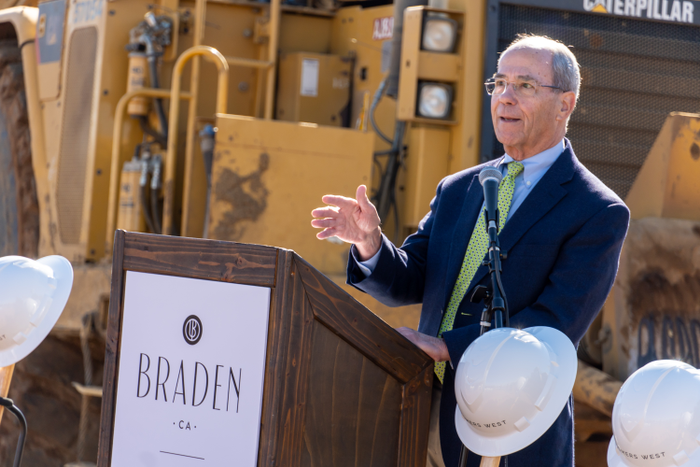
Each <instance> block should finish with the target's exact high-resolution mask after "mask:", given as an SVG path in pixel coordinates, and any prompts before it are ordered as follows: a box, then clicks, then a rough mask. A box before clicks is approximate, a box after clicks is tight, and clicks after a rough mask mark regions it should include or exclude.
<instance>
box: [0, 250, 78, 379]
mask: <svg viewBox="0 0 700 467" xmlns="http://www.w3.org/2000/svg"><path fill="white" fill-rule="evenodd" d="M72 286H73V268H72V266H71V264H70V262H69V261H68V260H67V259H65V258H64V257H62V256H47V257H45V258H41V259H40V260H37V261H34V260H32V259H29V258H24V257H22V256H5V257H2V258H0V367H3V366H8V365H12V364H13V363H17V362H18V361H20V360H22V359H23V358H24V357H26V356H27V355H29V354H30V353H31V352H32V351H33V350H34V349H35V348H36V347H38V346H39V344H41V342H42V341H43V340H44V338H46V336H47V335H48V334H49V331H51V329H52V328H53V326H54V324H56V321H58V317H59V316H61V313H62V312H63V308H64V307H65V306H66V302H67V301H68V296H69V295H70V291H71V287H72Z"/></svg>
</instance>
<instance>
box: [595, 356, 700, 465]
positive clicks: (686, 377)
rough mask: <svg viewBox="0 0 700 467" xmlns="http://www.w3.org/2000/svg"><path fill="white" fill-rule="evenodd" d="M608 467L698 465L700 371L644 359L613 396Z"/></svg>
mask: <svg viewBox="0 0 700 467" xmlns="http://www.w3.org/2000/svg"><path fill="white" fill-rule="evenodd" d="M612 429H613V436H612V438H611V439H610V445H609V446H608V466H610V467H625V466H627V467H637V466H645V467H676V466H681V465H682V466H688V467H694V466H700V371H699V370H697V369H695V368H693V367H692V366H690V365H688V364H687V363H683V362H679V361H676V360H656V361H653V362H651V363H647V364H646V365H644V366H643V367H642V368H640V369H638V370H637V371H635V372H634V373H632V375H631V376H630V377H629V378H627V381H625V383H624V384H623V385H622V387H621V388H620V392H619V393H618V394H617V398H616V399H615V405H614V406H613V414H612Z"/></svg>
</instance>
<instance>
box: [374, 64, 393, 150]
mask: <svg viewBox="0 0 700 467" xmlns="http://www.w3.org/2000/svg"><path fill="white" fill-rule="evenodd" d="M386 80H387V79H386V78H384V79H383V80H382V82H381V84H379V87H378V88H377V91H376V92H375V93H374V97H373V98H372V104H371V105H370V106H369V123H370V125H372V129H373V130H374V132H375V133H377V135H379V137H380V138H381V139H383V140H384V141H386V142H387V143H389V144H392V141H391V139H389V137H388V136H386V135H385V134H384V133H382V130H380V129H379V127H378V126H377V123H376V122H375V121H374V111H375V110H377V105H379V101H380V100H381V99H382V95H383V94H384V89H386Z"/></svg>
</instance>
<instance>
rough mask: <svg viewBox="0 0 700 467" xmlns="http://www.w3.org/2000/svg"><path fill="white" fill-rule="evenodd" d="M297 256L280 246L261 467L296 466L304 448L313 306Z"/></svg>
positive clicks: (261, 440) (261, 441)
mask: <svg viewBox="0 0 700 467" xmlns="http://www.w3.org/2000/svg"><path fill="white" fill-rule="evenodd" d="M294 256H295V255H294V254H293V252H291V251H285V250H280V254H279V262H278V266H277V271H278V272H277V284H278V286H277V288H276V289H274V290H273V302H272V304H271V307H270V325H269V331H268V358H267V363H266V368H265V390H264V396H263V414H262V429H261V433H260V454H259V465H260V466H270V467H272V466H279V465H284V466H290V467H296V466H298V465H299V463H300V456H301V451H302V449H301V446H302V443H303V435H304V420H305V418H306V410H307V399H306V396H307V384H308V379H309V369H310V364H309V362H310V360H311V354H312V352H311V344H312V340H311V339H312V330H313V311H312V309H311V306H310V304H309V302H308V299H307V297H306V293H305V291H304V287H303V284H302V281H301V277H300V276H299V273H298V271H297V268H296V264H295V261H294Z"/></svg>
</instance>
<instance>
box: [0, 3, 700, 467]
mask: <svg viewBox="0 0 700 467" xmlns="http://www.w3.org/2000/svg"><path fill="white" fill-rule="evenodd" d="M390 1H391V0H353V1H348V2H343V1H339V0H337V1H335V2H333V1H331V0H284V1H282V0H272V1H271V3H268V2H257V1H248V0H215V1H213V0H194V1H179V0H157V1H154V2H150V1H144V0H110V1H107V0H70V1H68V0H50V1H40V2H39V3H38V5H36V6H27V5H23V6H12V5H10V4H8V5H4V6H5V7H6V8H5V9H2V10H0V256H4V255H10V254H20V255H24V256H30V257H41V256H46V255H50V254H60V255H63V256H65V257H67V258H68V259H70V260H71V262H72V263H73V265H74V270H75V281H74V287H73V292H72V296H71V300H70V301H69V304H68V306H67V309H66V311H65V312H64V315H63V317H62V318H61V320H60V321H59V323H58V325H57V327H56V329H55V331H54V333H53V340H52V339H49V340H48V341H47V343H45V344H44V345H43V346H42V348H44V350H43V351H42V350H41V349H42V348H40V349H39V351H38V352H37V353H38V355H39V356H34V355H33V356H32V357H30V358H29V359H27V360H28V361H29V360H31V361H29V362H28V363H20V364H19V365H18V366H17V369H16V371H15V378H14V381H13V386H12V390H11V392H10V394H11V395H13V396H14V398H15V399H16V401H17V403H18V405H20V406H22V405H24V408H25V410H26V412H27V415H28V418H29V420H30V437H29V445H28V448H27V449H28V452H27V454H26V457H25V459H26V462H30V463H32V464H33V465H37V466H39V465H49V464H50V465H54V464H55V463H56V462H59V463H65V462H68V461H71V460H76V459H77V460H79V461H90V460H94V457H95V456H94V452H95V449H96V429H97V426H98V424H97V423H96V422H95V420H96V419H97V418H98V417H99V402H96V400H95V398H96V397H98V396H99V394H100V390H99V385H100V381H101V379H100V378H101V373H100V371H101V367H100V352H101V349H103V346H104V343H103V341H102V340H101V339H102V337H103V334H101V331H102V330H103V329H104V323H105V311H104V310H106V306H105V304H106V301H107V300H108V297H109V286H110V272H111V265H110V261H111V248H112V240H113V237H114V232H115V230H116V229H126V230H132V231H142V232H152V233H156V234H167V235H181V236H190V237H204V238H211V239H219V240H231V241H239V242H249V243H260V244H268V245H274V246H281V247H285V248H290V249H294V250H295V251H296V252H298V253H299V254H300V255H301V256H303V257H304V258H305V259H306V260H308V261H309V262H310V263H311V264H313V265H314V266H315V267H317V268H318V269H319V270H321V271H322V272H323V273H325V274H326V275H328V276H329V277H331V278H332V279H333V280H335V281H336V282H338V283H340V284H342V283H343V281H344V268H345V263H346V259H347V255H348V251H349V247H348V245H345V244H342V243H338V242H334V241H332V240H331V241H318V240H316V238H315V232H314V229H312V228H311V227H310V225H309V220H310V211H311V209H313V208H314V207H316V206H317V205H318V203H319V201H320V198H321V196H322V195H324V194H327V193H336V194H343V195H347V196H353V195H354V192H355V188H356V187H357V186H358V185H360V184H366V185H368V186H369V187H370V192H371V195H372V200H373V202H374V203H375V204H376V205H377V207H378V209H379V212H380V216H381V218H382V220H383V224H384V225H383V228H384V231H385V232H386V233H387V234H388V235H389V237H390V238H392V239H393V240H395V241H397V242H400V241H401V240H402V239H403V238H405V237H406V236H407V235H408V234H410V233H411V232H412V231H413V230H414V229H415V228H416V227H417V225H418V223H419V222H420V220H421V218H422V217H423V216H424V215H425V214H426V212H427V211H428V204H429V202H430V200H431V198H432V197H433V194H434V190H435V187H436V185H437V183H438V182H439V181H440V179H442V178H443V177H444V176H446V175H448V174H450V173H453V172H456V171H459V170H462V169H464V168H467V167H470V166H473V165H475V164H478V163H480V162H482V161H485V160H488V159H491V158H493V157H496V156H498V155H500V153H501V152H500V151H501V150H502V148H501V147H500V145H499V143H498V142H497V140H496V139H495V137H494V135H493V130H492V127H491V123H490V111H489V106H488V100H487V99H485V98H484V97H485V91H484V88H483V82H484V81H485V79H486V78H488V77H490V76H491V75H492V74H493V72H494V71H495V68H496V61H497V58H498V53H499V51H501V50H503V49H504V48H505V47H506V46H507V44H508V43H509V42H510V41H511V40H512V39H513V38H514V37H515V36H516V35H517V34H519V33H535V34H546V35H548V36H550V37H553V38H555V39H559V40H561V41H562V42H564V43H566V44H570V45H572V46H573V47H574V52H575V54H576V55H577V57H578V59H579V61H580V63H581V65H582V78H583V79H582V83H583V84H582V92H581V99H580V101H579V103H578V108H577V110H576V111H575V112H574V114H573V117H572V119H571V122H570V125H569V134H568V136H569V138H570V139H571V140H572V141H573V145H574V147H575V148H576V153H577V155H578V156H579V158H580V159H581V161H582V162H583V163H584V164H585V165H586V166H587V167H589V168H590V169H591V170H592V171H593V172H594V173H595V174H596V175H598V177H600V178H601V179H602V180H603V181H604V182H605V183H607V184H608V185H609V186H610V187H611V188H612V189H613V190H615V191H616V192H617V193H618V194H619V195H620V196H621V197H623V198H626V199H627V201H628V204H629V205H630V207H631V209H632V214H633V218H634V220H633V222H632V226H631V229H630V236H629V239H628V242H627V244H626V246H625V248H624V252H623V256H622V260H621V261H622V262H621V268H620V274H619V276H618V280H617V282H616V285H615V288H614V291H613V293H612V294H611V296H610V299H609V300H608V303H607V304H606V307H605V309H604V311H603V312H602V313H601V314H600V316H599V318H598V320H597V321H596V322H595V323H594V325H593V327H592V328H591V331H590V332H589V333H588V335H587V336H586V339H585V341H584V342H583V343H582V346H581V348H580V349H579V354H580V357H581V364H580V365H581V367H580V371H579V374H580V377H579V381H578V383H577V386H576V389H575V391H574V392H575V395H576V399H577V406H576V407H577V413H576V417H577V425H576V426H577V448H578V451H577V456H576V458H577V465H580V466H586V465H596V466H597V465H603V462H604V460H603V459H604V453H605V449H607V441H608V440H609V437H610V422H609V415H610V411H611V407H612V401H614V397H615V394H616V389H617V388H619V384H620V381H623V380H624V379H625V378H626V377H627V376H629V374H631V372H632V371H634V370H635V369H636V368H638V367H639V366H641V365H643V364H644V363H646V362H648V361H650V360H653V359H656V358H679V359H683V360H685V361H687V362H689V363H691V364H694V365H698V364H700V347H699V338H700V321H698V320H699V319H700V318H698V314H699V313H700V246H699V245H700V224H699V223H698V222H697V221H698V220H700V201H699V200H700V184H699V182H698V181H699V180H700V146H699V145H700V116H698V115H695V114H692V112H697V111H700V95H699V94H698V89H700V86H698V84H700V83H698V81H700V78H698V76H700V73H699V71H700V12H695V11H694V7H695V5H696V2H694V1H688V0H668V1H667V0H663V1H662V0H625V1H624V2H623V1H622V0H556V1H555V0H509V1H505V0H470V1H467V0H435V1H433V0H431V1H430V3H428V2H427V0H396V1H395V2H394V3H393V4H392V3H390ZM681 112H691V113H681ZM647 156H648V157H647ZM645 161H646V162H645ZM635 180H636V182H635ZM348 291H349V292H351V293H353V294H354V295H355V296H356V298H357V299H358V300H360V301H362V302H363V303H365V304H366V305H367V306H368V307H369V308H370V309H372V310H373V311H375V312H376V313H378V314H379V315H380V316H382V317H383V318H384V319H385V320H386V321H387V322H389V323H390V324H392V325H395V326H398V325H409V326H416V325H417V321H418V315H419V312H420V309H419V308H418V307H409V308H406V309H388V308H386V307H383V306H381V305H380V304H378V302H376V301H374V300H372V299H371V298H369V297H366V296H361V295H359V294H357V293H356V292H353V291H351V290H349V289H348ZM601 370H602V371H601ZM11 372H12V369H9V368H6V369H4V370H0V382H3V381H4V383H2V384H0V390H1V391H0V392H2V393H3V394H4V393H6V392H7V386H8V384H9V376H10V375H11ZM71 382H76V384H75V387H76V388H77V389H78V391H74V390H73V389H72V388H70V383H71ZM78 383H79V384H78ZM13 391H14V394H13ZM81 395H82V396H81ZM81 397H82V399H81ZM79 413H80V414H81V415H78V414H79ZM0 415H1V413H0ZM52 417H53V418H52ZM32 419H34V420H44V421H41V422H36V421H35V422H34V423H32ZM9 425H10V424H9V423H7V422H6V423H4V424H3V425H2V426H1V427H0V433H1V434H2V435H0V465H5V464H7V463H8V462H9V459H10V458H11V453H12V452H13V443H14V441H13V440H14V439H15V438H14V437H13V436H12V435H11V433H12V430H11V429H10V427H9ZM32 426H34V427H35V428H33V429H32ZM32 430H33V431H32ZM33 440H34V441H33ZM3 462H4V464H3ZM51 462H53V463H51Z"/></svg>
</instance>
